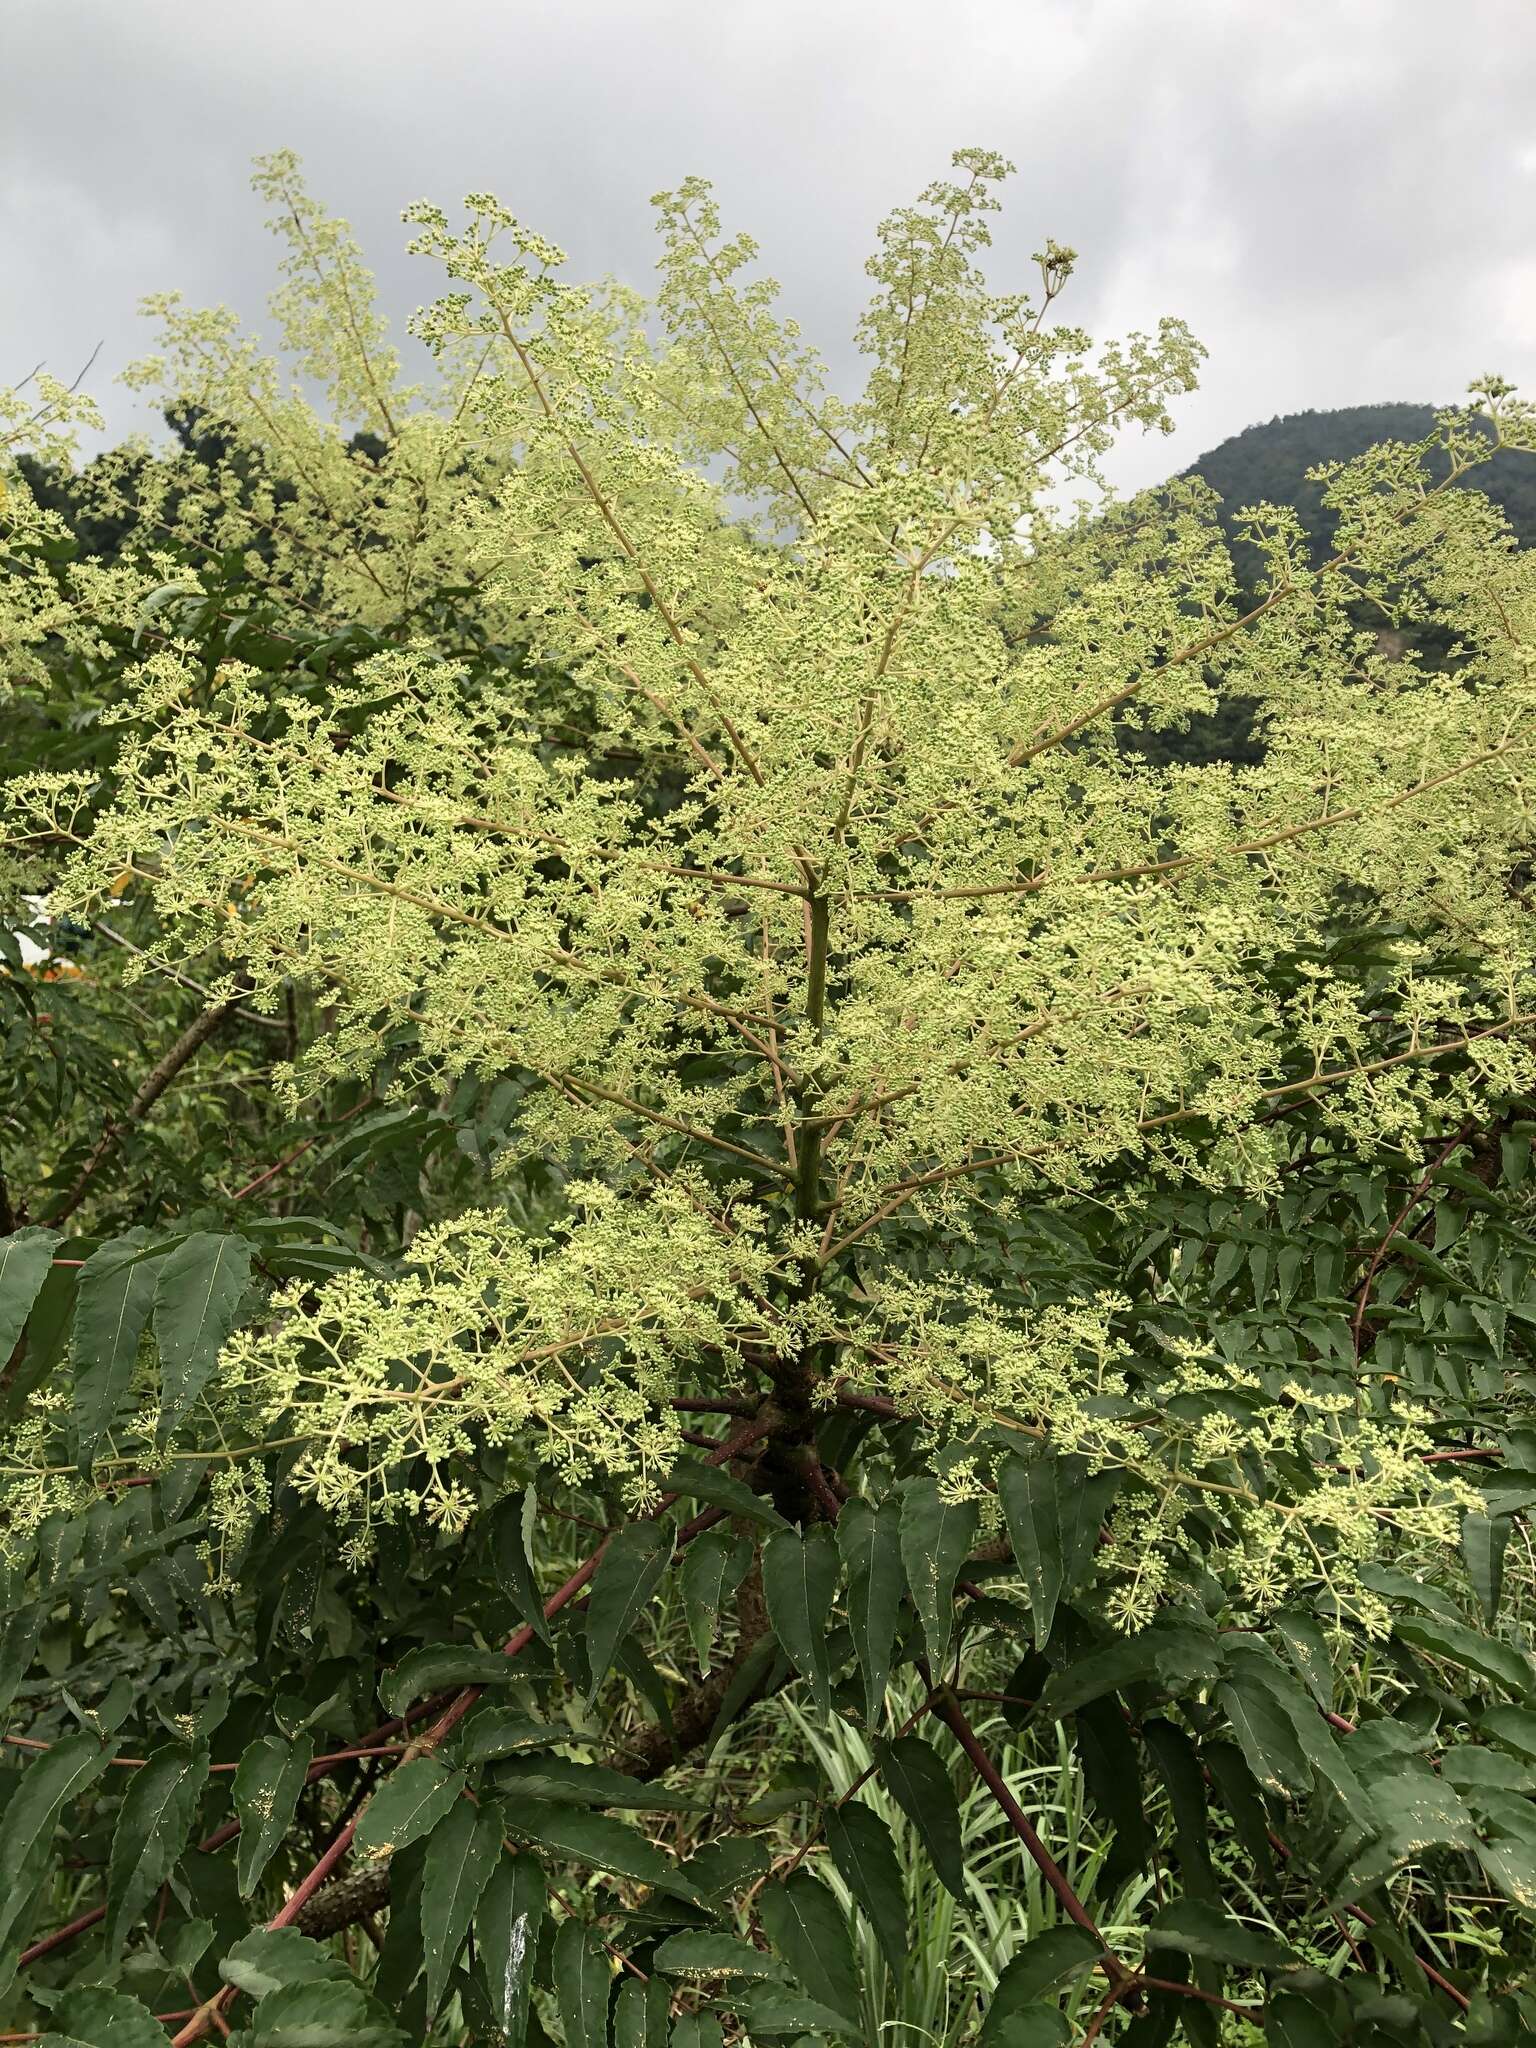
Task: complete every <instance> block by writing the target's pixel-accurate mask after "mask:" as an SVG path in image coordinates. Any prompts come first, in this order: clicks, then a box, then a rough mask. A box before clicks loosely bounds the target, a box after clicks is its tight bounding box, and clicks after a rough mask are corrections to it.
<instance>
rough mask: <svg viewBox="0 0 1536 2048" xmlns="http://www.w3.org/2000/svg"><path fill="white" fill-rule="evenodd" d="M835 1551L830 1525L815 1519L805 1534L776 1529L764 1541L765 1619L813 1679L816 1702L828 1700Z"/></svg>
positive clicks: (823, 1705) (824, 1705) (825, 1704)
mask: <svg viewBox="0 0 1536 2048" xmlns="http://www.w3.org/2000/svg"><path fill="white" fill-rule="evenodd" d="M837 1575H838V1556H837V1545H836V1543H835V1541H834V1540H833V1536H832V1531H831V1530H830V1529H829V1528H828V1527H827V1525H826V1523H825V1522H819V1523H818V1524H817V1525H816V1526H815V1528H813V1529H812V1530H811V1531H810V1533H809V1534H808V1535H806V1536H804V1537H801V1536H800V1535H798V1534H797V1533H796V1532H795V1531H794V1530H793V1529H776V1530H775V1531H774V1533H773V1534H772V1535H771V1536H770V1537H769V1538H768V1540H767V1542H766V1543H765V1544H764V1545H763V1598H764V1599H765V1600H766V1601H767V1603H768V1619H769V1621H770V1622H772V1624H773V1632H774V1634H775V1635H776V1636H777V1637H778V1639H779V1641H780V1643H781V1644H782V1645H783V1648H784V1654H785V1656H786V1657H788V1659H789V1661H790V1663H791V1664H793V1665H794V1667H795V1669H796V1670H797V1671H800V1672H803V1673H804V1674H805V1676H806V1677H807V1678H809V1679H810V1681H811V1690H812V1692H813V1694H814V1695H815V1698H816V1704H817V1705H818V1706H819V1707H820V1709H821V1711H822V1712H823V1713H824V1714H825V1713H828V1712H830V1710H831V1706H832V1679H831V1673H830V1671H829V1670H828V1667H827V1617H828V1616H829V1615H830V1613H831V1612H832V1597H833V1595H834V1593H835V1592H836V1591H837Z"/></svg>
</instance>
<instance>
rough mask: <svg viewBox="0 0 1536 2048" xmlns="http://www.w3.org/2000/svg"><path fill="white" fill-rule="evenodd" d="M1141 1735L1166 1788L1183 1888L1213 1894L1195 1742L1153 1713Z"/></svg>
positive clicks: (1202, 1782) (1204, 1895)
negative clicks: (1153, 1715) (1171, 1812)
mask: <svg viewBox="0 0 1536 2048" xmlns="http://www.w3.org/2000/svg"><path fill="white" fill-rule="evenodd" d="M1141 1739H1142V1741H1143V1742H1144V1743H1145V1744H1146V1745H1147V1748H1148V1750H1149V1751H1150V1752H1151V1755H1152V1760H1153V1762H1154V1763H1155V1764H1156V1765H1157V1768H1158V1773H1159V1775H1160V1776H1161V1778H1162V1781H1163V1783H1164V1785H1165V1786H1166V1787H1167V1790H1168V1804H1169V1806H1170V1807H1171V1809H1172V1811H1173V1827H1174V1840H1175V1843H1176V1845H1177V1848H1178V1852H1179V1873H1180V1875H1181V1876H1182V1878H1183V1880H1184V1890H1185V1891H1186V1892H1188V1893H1192V1894H1193V1895H1195V1896H1196V1897H1198V1898H1212V1897H1214V1896H1215V1892H1216V1877H1215V1873H1214V1871H1213V1870H1212V1868H1211V1838H1210V1827H1209V1823H1208V1820H1207V1816H1206V1806H1205V1778H1204V1775H1203V1773H1202V1771H1201V1769H1200V1759H1199V1758H1198V1756H1196V1754H1195V1746H1194V1744H1193V1743H1192V1742H1191V1741H1190V1739H1189V1737H1188V1736H1187V1735H1186V1734H1185V1733H1184V1731H1183V1729H1182V1728H1176V1727H1175V1726H1174V1725H1173V1723H1172V1722H1171V1721H1164V1720H1160V1719H1158V1718H1156V1717H1153V1718H1152V1719H1150V1720H1147V1721H1143V1723H1142V1724H1141Z"/></svg>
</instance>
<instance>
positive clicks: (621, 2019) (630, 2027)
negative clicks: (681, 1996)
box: [613, 1976, 672, 2048]
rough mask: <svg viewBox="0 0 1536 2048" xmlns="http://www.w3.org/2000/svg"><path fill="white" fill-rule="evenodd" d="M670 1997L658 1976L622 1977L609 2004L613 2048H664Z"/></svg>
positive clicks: (669, 2024)
mask: <svg viewBox="0 0 1536 2048" xmlns="http://www.w3.org/2000/svg"><path fill="white" fill-rule="evenodd" d="M671 2012H672V1994H671V1992H670V1991H669V1990H668V1989H667V1986H666V1984H665V1983H664V1982H663V1980H662V1978H661V1977H660V1976H652V1977H649V1978H648V1979H647V1980H646V1982H645V1983H644V1984H641V1983H639V1982H638V1981H637V1980H636V1979H635V1978H633V1977H626V1978H625V1979H624V1981H623V1983H622V1984H621V1985H620V1986H619V1995H618V1997H617V1998H616V1999H615V2000H614V2002H613V2048H667V2042H668V2036H669V2035H670V2033H671Z"/></svg>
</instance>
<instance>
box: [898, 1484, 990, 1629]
mask: <svg viewBox="0 0 1536 2048" xmlns="http://www.w3.org/2000/svg"><path fill="white" fill-rule="evenodd" d="M978 1518H979V1510H978V1508H977V1506H976V1503H975V1502H974V1501H962V1502H959V1503H955V1502H950V1501H946V1500H944V1499H942V1498H941V1496H940V1493H939V1482H938V1481H937V1480H936V1479H929V1478H919V1479H909V1480H907V1482H906V1483H905V1485H904V1486H903V1487H902V1492H901V1562H902V1567H903V1569H904V1570H905V1572H906V1575H907V1584H908V1586H909V1587H910V1588H911V1592H912V1604H913V1606H914V1607H915V1608H916V1609H917V1614H918V1620H919V1621H920V1622H921V1623H922V1628H923V1640H924V1641H925V1643H926V1644H927V1646H928V1656H929V1659H930V1661H931V1662H932V1663H933V1664H934V1665H935V1666H937V1665H938V1664H939V1663H940V1662H941V1661H942V1660H943V1656H944V1652H945V1651H946V1650H947V1649H948V1647H949V1638H950V1634H951V1631H952V1629H953V1627H954V1618H955V1580H956V1579H957V1578H958V1577H959V1576H960V1567H961V1565H963V1564H964V1563H965V1560H966V1559H967V1558H968V1557H969V1556H970V1554H971V1551H972V1548H973V1547H974V1545H975V1542H976V1527H977V1522H978Z"/></svg>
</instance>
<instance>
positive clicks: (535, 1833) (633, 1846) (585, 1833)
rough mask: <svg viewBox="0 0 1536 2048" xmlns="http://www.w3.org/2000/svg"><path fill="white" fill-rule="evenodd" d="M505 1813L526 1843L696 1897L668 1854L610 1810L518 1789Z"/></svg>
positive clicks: (510, 1826) (509, 1798)
mask: <svg viewBox="0 0 1536 2048" xmlns="http://www.w3.org/2000/svg"><path fill="white" fill-rule="evenodd" d="M502 1814H503V1818H504V1820H505V1822H506V1826H507V1830H508V1832H509V1833H511V1834H513V1835H516V1836H518V1837H519V1838H520V1839H521V1840H523V1841H525V1842H537V1843H538V1844H539V1845H540V1846H541V1847H542V1848H545V1849H552V1850H554V1852H555V1853H556V1854H557V1855H560V1856H569V1857H570V1858H572V1860H573V1861H575V1862H578V1863H587V1864H590V1865H591V1867H592V1868H593V1869H594V1870H601V1871H607V1872H611V1873H612V1874H613V1875H614V1876H615V1877H629V1878H634V1879H637V1880H638V1881H639V1882H640V1883H641V1884H654V1885H658V1886H660V1887H661V1889H662V1890H664V1891H670V1892H676V1893H677V1894H678V1896H679V1897H680V1898H685V1899H694V1900H695V1902H697V1892H696V1890H695V1887H694V1886H693V1884H692V1883H691V1881H690V1880H689V1879H688V1878H686V1877H685V1876H684V1875H683V1873H682V1872H681V1871H680V1870H679V1869H678V1867H677V1865H676V1864H675V1863H674V1862H673V1861H672V1859H671V1858H670V1857H669V1856H666V1855H664V1854H663V1853H662V1851H661V1850H660V1849H657V1848H655V1847H653V1845H652V1844H651V1843H650V1842H648V1841H647V1840H646V1839H645V1837H644V1836H643V1835H642V1834H640V1833H638V1832H637V1831H636V1830H635V1829H634V1828H632V1827H629V1826H628V1825H627V1824H626V1823H625V1822H623V1821H621V1820H614V1819H613V1818H612V1817H611V1816H610V1815H608V1814H606V1813H591V1812H589V1811H587V1810H586V1809H585V1808H582V1807H577V1806H551V1805H548V1804H545V1803H543V1802H540V1801H538V1800H533V1799H523V1798H520V1797H518V1796H517V1795H516V1794H515V1793H514V1794H509V1795H508V1796H507V1797H506V1799H504V1800H503V1802H502Z"/></svg>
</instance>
